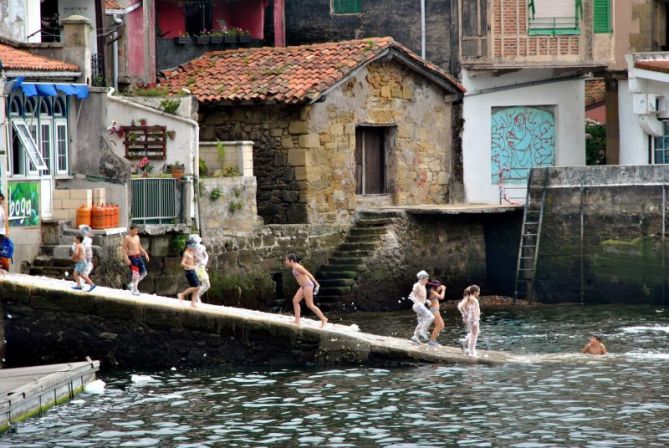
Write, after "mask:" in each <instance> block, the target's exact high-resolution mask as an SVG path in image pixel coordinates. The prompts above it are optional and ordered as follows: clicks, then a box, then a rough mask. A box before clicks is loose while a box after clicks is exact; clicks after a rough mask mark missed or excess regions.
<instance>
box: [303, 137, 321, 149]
mask: <svg viewBox="0 0 669 448" xmlns="http://www.w3.org/2000/svg"><path fill="white" fill-rule="evenodd" d="M298 144H299V145H300V146H301V147H303V148H319V147H320V146H321V139H320V137H319V136H318V134H303V135H300V138H299V139H298Z"/></svg>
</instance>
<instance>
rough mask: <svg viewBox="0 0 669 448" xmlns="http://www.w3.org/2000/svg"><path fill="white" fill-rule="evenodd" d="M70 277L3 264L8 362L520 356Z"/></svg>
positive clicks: (155, 363)
mask: <svg viewBox="0 0 669 448" xmlns="http://www.w3.org/2000/svg"><path fill="white" fill-rule="evenodd" d="M72 286H73V282H69V281H63V280H54V279H50V278H45V277H32V276H27V275H18V274H10V275H5V276H2V277H0V306H1V307H2V310H3V315H4V333H5V338H6V340H7V346H6V352H7V353H6V357H7V359H8V360H9V361H10V362H11V363H12V364H13V365H17V364H18V365H24V364H27V363H29V362H31V360H35V359H41V360H43V361H46V362H61V361H68V360H72V359H81V358H82V357H84V356H89V357H91V358H95V359H100V360H101V361H102V362H103V367H104V366H106V367H132V368H142V367H151V368H156V367H172V366H205V365H210V366H213V365H216V366H226V365H229V366H239V365H244V364H247V365H252V366H256V367H257V366H258V365H263V364H266V365H271V366H298V365H333V364H352V365H408V364H414V363H481V364H499V363H507V362H526V359H523V358H520V357H516V356H513V355H511V354H508V353H504V352H496V351H484V350H480V351H479V356H478V357H469V356H465V355H464V354H463V353H462V350H461V349H460V348H455V347H445V346H442V347H437V348H428V347H427V345H425V344H422V345H420V346H417V345H414V344H412V343H411V342H410V341H409V340H408V339H401V338H396V337H388V336H378V335H373V334H369V333H364V332H361V331H358V330H357V329H356V328H354V327H350V326H343V325H338V324H331V323H328V324H327V325H326V326H325V328H320V322H318V321H314V320H312V319H305V318H303V319H302V323H301V325H300V326H297V325H295V324H294V323H293V317H292V316H291V315H281V314H273V313H265V312H259V311H253V310H248V309H241V308H232V307H221V306H214V305H207V304H204V305H201V306H199V307H198V308H191V307H190V306H189V302H184V303H183V304H180V303H179V301H178V300H177V299H174V298H168V297H161V296H155V295H147V294H142V295H140V296H133V295H131V294H130V292H129V291H122V290H117V289H111V288H105V287H98V288H97V289H95V290H94V291H93V292H91V293H88V292H82V291H75V290H73V289H72Z"/></svg>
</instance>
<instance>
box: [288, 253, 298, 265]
mask: <svg viewBox="0 0 669 448" xmlns="http://www.w3.org/2000/svg"><path fill="white" fill-rule="evenodd" d="M286 260H288V261H292V262H294V263H299V262H300V260H299V259H298V258H297V255H295V254H288V255H286Z"/></svg>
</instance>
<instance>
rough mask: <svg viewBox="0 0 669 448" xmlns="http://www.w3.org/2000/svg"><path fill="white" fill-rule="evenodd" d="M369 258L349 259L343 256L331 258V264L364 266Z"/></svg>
mask: <svg viewBox="0 0 669 448" xmlns="http://www.w3.org/2000/svg"><path fill="white" fill-rule="evenodd" d="M366 260H367V258H363V257H349V256H346V255H341V256H334V255H333V256H331V257H330V260H329V261H330V264H351V265H360V264H364V263H365V261H366Z"/></svg>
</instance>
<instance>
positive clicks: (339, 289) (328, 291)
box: [318, 286, 353, 300]
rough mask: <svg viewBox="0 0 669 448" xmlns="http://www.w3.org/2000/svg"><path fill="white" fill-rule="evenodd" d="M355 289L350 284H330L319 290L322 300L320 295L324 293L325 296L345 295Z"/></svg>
mask: <svg viewBox="0 0 669 448" xmlns="http://www.w3.org/2000/svg"><path fill="white" fill-rule="evenodd" d="M352 291H353V289H352V288H351V287H350V286H329V287H327V288H321V290H320V291H319V293H318V295H319V300H321V297H320V295H321V294H323V297H328V296H344V295H347V294H351V292H352Z"/></svg>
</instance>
